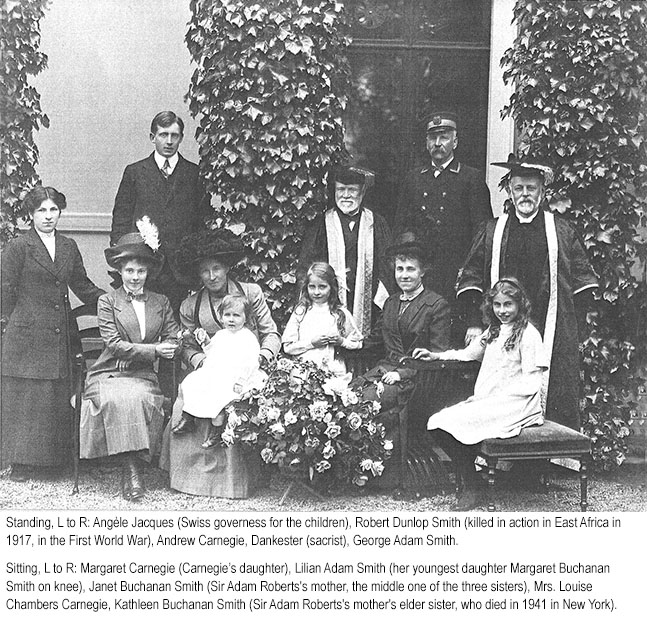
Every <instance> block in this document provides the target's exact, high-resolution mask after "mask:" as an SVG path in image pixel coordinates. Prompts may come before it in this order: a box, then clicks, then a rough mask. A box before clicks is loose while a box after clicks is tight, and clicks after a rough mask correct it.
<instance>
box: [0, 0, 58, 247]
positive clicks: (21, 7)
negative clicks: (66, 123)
mask: <svg viewBox="0 0 647 625" xmlns="http://www.w3.org/2000/svg"><path fill="white" fill-rule="evenodd" d="M46 4H47V0H6V1H5V2H3V3H2V7H1V8H0V74H1V80H0V110H1V111H2V115H0V137H1V139H0V163H1V164H2V166H1V167H0V191H1V194H0V195H1V202H2V203H1V210H0V243H4V242H5V241H7V240H8V239H10V238H11V237H13V236H14V232H15V229H16V224H17V222H18V219H19V217H20V216H21V214H20V201H21V199H22V195H21V194H22V193H24V192H25V191H26V190H29V189H30V188H31V187H33V186H34V185H35V184H36V183H37V182H38V181H39V178H38V175H37V173H36V164H37V163H38V148H37V147H36V143H35V141H34V131H35V130H38V128H39V127H40V126H41V125H42V126H45V127H47V126H48V125H49V119H48V118H47V115H45V114H44V113H43V111H42V110H41V106H40V95H39V94H38V91H36V89H34V87H32V86H30V84H29V82H28V79H29V76H34V75H36V74H38V73H39V72H41V71H42V70H43V69H44V68H45V67H46V66H47V56H46V55H45V54H43V53H42V52H40V51H39V49H38V48H39V45H40V30H39V27H40V20H41V18H42V17H43V15H44V9H45V6H46Z"/></svg>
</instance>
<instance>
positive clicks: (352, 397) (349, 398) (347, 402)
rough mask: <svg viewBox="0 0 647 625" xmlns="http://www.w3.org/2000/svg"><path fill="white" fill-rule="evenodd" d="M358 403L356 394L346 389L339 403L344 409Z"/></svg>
mask: <svg viewBox="0 0 647 625" xmlns="http://www.w3.org/2000/svg"><path fill="white" fill-rule="evenodd" d="M358 401H359V398H358V397H357V393H355V391H351V390H350V389H346V390H345V391H344V392H343V393H342V394H341V403H342V404H344V406H346V407H348V406H351V405H354V404H356V403H357V402H358Z"/></svg>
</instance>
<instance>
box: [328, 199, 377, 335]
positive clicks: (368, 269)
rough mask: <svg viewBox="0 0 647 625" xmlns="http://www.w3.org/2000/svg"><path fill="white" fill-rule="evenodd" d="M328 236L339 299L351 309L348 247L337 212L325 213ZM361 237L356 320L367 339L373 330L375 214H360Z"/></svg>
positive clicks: (358, 237)
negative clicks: (347, 273)
mask: <svg viewBox="0 0 647 625" xmlns="http://www.w3.org/2000/svg"><path fill="white" fill-rule="evenodd" d="M325 221H326V236H327V238H328V259H329V262H330V265H331V266H332V268H333V269H334V270H335V273H336V274H337V280H338V281H339V300H340V301H341V304H342V306H348V296H349V294H348V283H347V280H346V248H345V246H344V233H343V231H342V228H341V219H339V215H337V212H336V211H334V210H329V211H327V212H326V214H325ZM357 227H358V234H357V272H356V274H355V293H353V318H354V319H355V323H356V324H357V327H358V328H359V331H360V332H361V333H362V336H366V335H367V334H368V333H369V332H370V330H371V300H372V297H371V295H372V291H373V213H372V212H371V211H368V210H363V211H361V213H360V218H359V225H358V226H357Z"/></svg>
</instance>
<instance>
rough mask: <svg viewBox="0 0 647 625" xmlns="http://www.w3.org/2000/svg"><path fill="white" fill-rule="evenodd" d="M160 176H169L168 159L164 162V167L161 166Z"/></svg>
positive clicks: (169, 164) (169, 166)
mask: <svg viewBox="0 0 647 625" xmlns="http://www.w3.org/2000/svg"><path fill="white" fill-rule="evenodd" d="M162 175H163V176H164V178H168V177H169V176H170V175H171V163H169V160H168V158H167V159H166V160H165V161H164V165H162Z"/></svg>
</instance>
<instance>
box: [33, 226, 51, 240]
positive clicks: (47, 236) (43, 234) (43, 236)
mask: <svg viewBox="0 0 647 625" xmlns="http://www.w3.org/2000/svg"><path fill="white" fill-rule="evenodd" d="M34 230H36V228H34ZM36 234H37V235H38V236H39V237H40V238H41V239H42V240H43V241H44V240H45V239H53V238H54V237H55V236H56V230H52V231H51V232H41V231H40V230H36Z"/></svg>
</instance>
